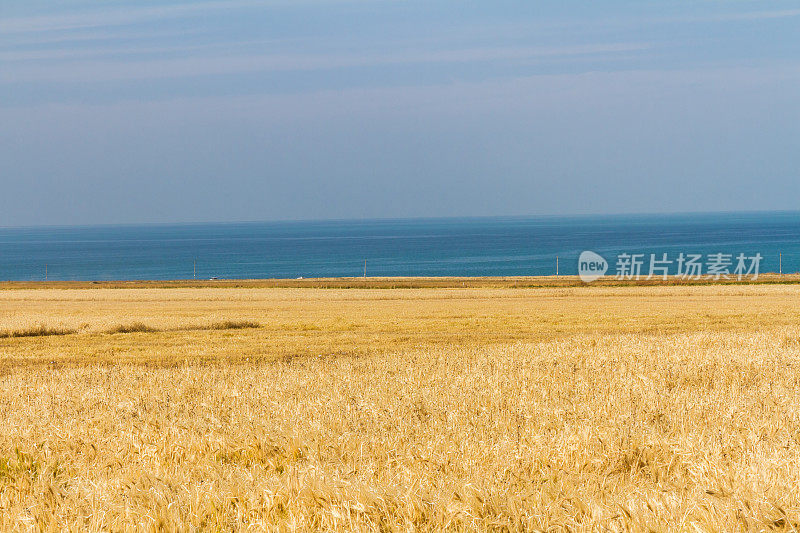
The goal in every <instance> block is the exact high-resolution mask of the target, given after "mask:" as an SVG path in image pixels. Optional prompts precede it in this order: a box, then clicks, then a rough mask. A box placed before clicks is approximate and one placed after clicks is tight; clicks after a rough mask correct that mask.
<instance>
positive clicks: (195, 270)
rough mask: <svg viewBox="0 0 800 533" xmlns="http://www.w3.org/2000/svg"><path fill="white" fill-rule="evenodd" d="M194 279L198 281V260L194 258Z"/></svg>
mask: <svg viewBox="0 0 800 533" xmlns="http://www.w3.org/2000/svg"><path fill="white" fill-rule="evenodd" d="M194 279H197V258H196V257H195V258H194Z"/></svg>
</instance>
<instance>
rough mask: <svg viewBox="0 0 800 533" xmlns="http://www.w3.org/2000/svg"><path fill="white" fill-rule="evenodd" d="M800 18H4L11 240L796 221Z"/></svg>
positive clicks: (2, 84)
mask: <svg viewBox="0 0 800 533" xmlns="http://www.w3.org/2000/svg"><path fill="white" fill-rule="evenodd" d="M798 30H800V4H798V3H797V2H781V1H775V2H771V1H746V0H726V1H709V0H695V1H691V2H689V1H686V2H666V1H664V2H654V1H641V0H639V1H636V2H619V1H608V2H588V1H586V2H578V1H569V0H568V1H562V2H532V1H529V2H521V1H493V2H450V1H438V2H436V1H419V2H417V1H410V0H408V1H407V0H371V1H370V0H361V1H340V0H229V1H220V0H207V1H196V2H160V1H159V2H157V1H138V2H129V1H113V0H112V1H104V2H87V1H72V0H64V1H49V2H47V1H43V2H28V1H18V0H4V1H3V2H2V3H0V186H2V188H3V193H2V194H1V195H0V225H5V226H11V225H38V224H94V223H136V222H189V221H234V220H236V221H238V220H274V219H317V218H380V217H429V216H485V215H537V214H580V213H630V212H636V213H640V212H681V211H729V210H785V209H797V207H798V206H797V201H796V199H797V198H798V197H800V155H798V154H799V153H800V150H798V147H800V103H798V95H800V31H798Z"/></svg>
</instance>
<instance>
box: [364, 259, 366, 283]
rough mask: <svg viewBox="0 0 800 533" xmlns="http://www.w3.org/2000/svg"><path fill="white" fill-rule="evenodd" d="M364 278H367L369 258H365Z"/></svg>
mask: <svg viewBox="0 0 800 533" xmlns="http://www.w3.org/2000/svg"><path fill="white" fill-rule="evenodd" d="M364 279H367V260H366V259H364Z"/></svg>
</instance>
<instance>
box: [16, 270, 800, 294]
mask: <svg viewBox="0 0 800 533" xmlns="http://www.w3.org/2000/svg"><path fill="white" fill-rule="evenodd" d="M776 284H800V274H783V275H781V274H777V273H765V274H761V275H760V276H759V278H758V279H757V280H755V281H752V280H750V279H746V278H745V279H742V281H738V280H736V279H735V278H733V277H732V278H730V279H720V280H716V281H715V280H711V279H707V278H704V279H699V280H684V279H680V278H677V277H674V276H670V277H669V278H668V279H666V280H663V279H661V278H658V279H651V280H644V279H642V280H638V281H635V280H618V279H616V278H615V277H614V276H605V277H603V278H601V279H598V280H597V281H594V282H592V283H584V282H583V281H581V280H580V278H579V277H578V276H574V275H566V276H555V275H551V276H496V277H493V276H474V277H450V276H445V277H366V278H361V277H350V278H302V279H283V278H273V279H217V280H200V279H198V280H193V279H188V280H115V281H0V290H15V289H16V290H20V289H157V288H164V289H191V288H239V289H270V288H316V289H424V288H442V289H448V288H452V289H461V288H519V289H523V288H559V287H565V288H566V287H587V288H589V287H645V286H688V285H695V286H696V285H776Z"/></svg>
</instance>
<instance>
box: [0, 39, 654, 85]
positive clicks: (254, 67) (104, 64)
mask: <svg viewBox="0 0 800 533" xmlns="http://www.w3.org/2000/svg"><path fill="white" fill-rule="evenodd" d="M649 47H650V45H649V44H647V43H600V44H591V45H580V46H560V47H503V48H466V49H458V50H439V51H436V50H420V51H416V52H403V53H374V54H348V53H341V54H333V53H329V54H302V55H301V54H261V55H244V54H240V55H232V54H227V55H216V56H208V55H198V56H194V57H180V58H172V59H150V60H126V61H80V62H77V61H76V62H59V63H57V64H55V65H35V64H28V63H20V64H19V65H18V66H17V67H15V68H13V69H5V70H3V71H0V82H5V83H11V82H31V81H38V82H42V81H46V82H77V81H83V82H87V81H88V82H101V81H124V80H137V79H166V78H182V77H192V76H209V75H232V74H243V73H255V72H288V71H311V70H328V69H335V68H353V67H380V66H396V65H411V64H430V63H472V62H490V61H502V60H515V61H526V60H530V61H533V60H537V59H544V58H557V57H575V56H603V55H614V54H619V53H623V52H639V51H643V50H647V49H648V48H649ZM165 50H166V49H165ZM151 52H158V50H155V49H153V50H151ZM53 53H54V54H56V55H55V56H54V57H53V59H59V57H58V54H60V52H57V51H56V52H53ZM15 54H17V55H16V56H15ZM20 54H29V53H28V52H19V53H16V52H8V53H7V54H6V57H5V59H6V60H11V59H15V58H16V59H24V58H25V57H26V56H24V55H20ZM42 54H43V55H41V56H39V58H40V59H41V58H44V57H46V53H44V52H43V53H42Z"/></svg>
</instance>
